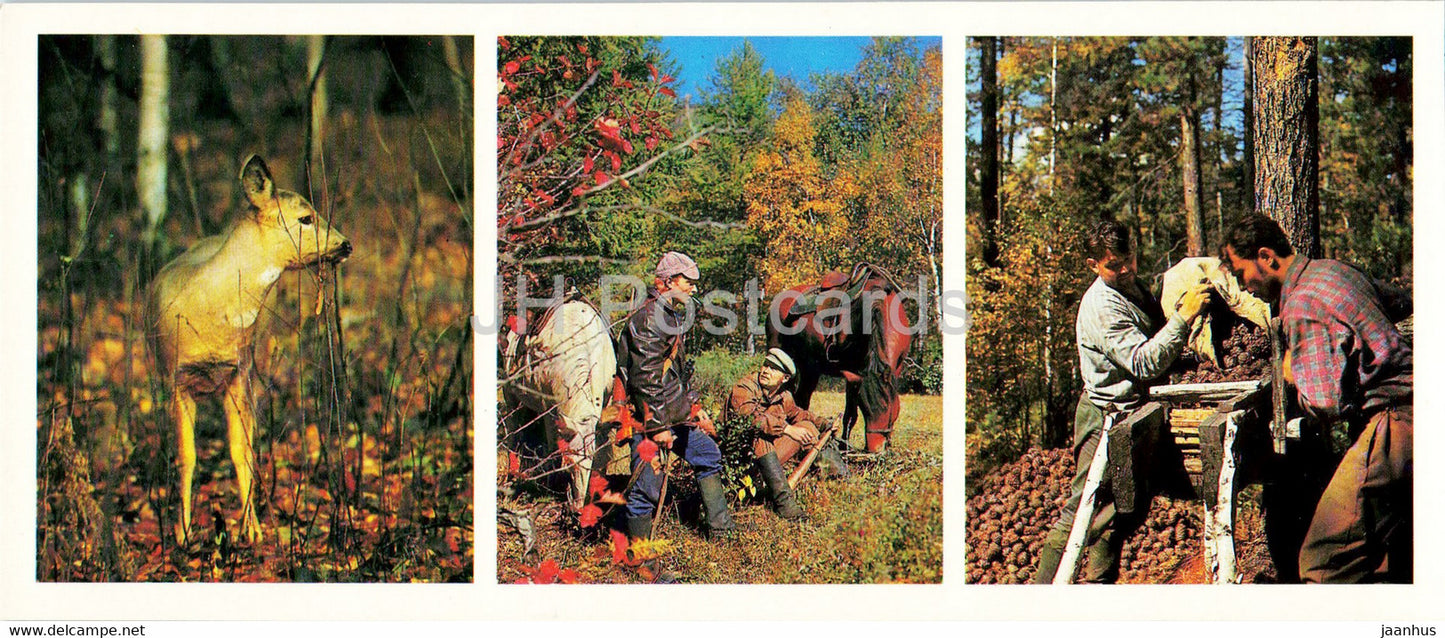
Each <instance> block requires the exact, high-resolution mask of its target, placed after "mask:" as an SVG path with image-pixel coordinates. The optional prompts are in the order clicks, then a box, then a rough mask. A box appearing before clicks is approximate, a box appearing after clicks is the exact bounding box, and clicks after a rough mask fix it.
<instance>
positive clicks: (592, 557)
mask: <svg viewBox="0 0 1445 638" xmlns="http://www.w3.org/2000/svg"><path fill="white" fill-rule="evenodd" d="M842 406H843V396H842V395H841V394H838V393H823V392H820V393H818V394H815V395H814V397H813V403H812V408H813V410H814V411H815V412H817V413H818V414H820V415H824V416H826V415H831V414H837V413H840V412H841V411H842ZM942 410H943V401H942V397H938V396H908V395H905V396H904V397H903V398H902V412H901V414H900V416H899V419H898V422H897V425H896V430H895V432H894V438H893V443H892V447H891V448H890V450H889V451H888V452H887V453H886V454H885V455H883V456H881V457H880V458H877V459H873V460H868V461H862V462H857V463H854V464H853V465H852V466H851V469H852V471H853V474H852V476H850V477H848V478H846V479H841V480H820V479H819V478H818V477H817V476H816V475H815V474H812V475H809V476H808V477H807V478H805V479H804V480H803V481H802V483H801V484H800V485H799V487H798V490H797V492H798V498H799V503H800V504H801V505H802V507H803V509H804V510H805V511H806V512H807V518H806V519H804V520H802V521H800V522H788V521H784V520H782V519H781V518H778V516H777V515H775V514H774V513H773V512H772V510H771V509H770V508H769V506H768V505H767V504H766V503H765V502H764V501H763V500H762V498H761V497H753V498H749V499H747V500H745V501H743V502H741V503H739V502H738V501H737V499H731V500H732V508H733V517H734V518H735V519H736V520H737V522H738V526H739V527H740V528H741V531H740V532H739V533H737V534H736V535H735V536H733V537H732V538H727V539H722V540H717V541H709V540H706V539H705V538H703V537H702V536H701V534H700V530H699V522H698V517H699V514H698V507H697V505H696V503H694V502H692V501H695V500H696V497H695V494H696V490H695V488H694V487H692V486H693V485H695V484H694V483H693V482H692V481H690V480H685V479H683V480H677V481H675V482H674V483H673V484H674V485H678V486H682V487H678V488H676V489H674V490H671V491H670V494H669V497H668V500H667V502H666V504H665V505H664V508H665V511H664V514H663V516H662V517H661V520H660V522H659V524H658V527H657V529H656V530H655V531H654V536H655V538H657V539H661V540H660V542H658V543H656V546H657V547H658V549H659V551H660V552H661V553H662V562H663V563H664V566H665V568H666V569H668V570H669V571H671V572H672V573H673V574H675V575H676V576H678V578H679V579H680V580H681V581H683V582H694V583H899V582H912V583H937V582H940V581H941V580H942V575H943V560H942V559H943V498H942V496H943V412H942ZM862 429H863V428H862V426H861V425H860V426H858V427H857V428H855V430H854V439H855V441H853V443H854V444H855V445H861V443H859V440H861V436H862V435H861V430H862ZM499 476H502V477H505V476H506V472H505V471H503V472H500V473H499ZM674 495H675V496H674ZM498 499H499V502H498V506H499V508H501V509H503V510H505V511H507V512H513V513H525V514H524V516H525V518H526V519H527V520H530V521H531V523H532V526H533V530H534V532H533V534H534V541H535V547H534V550H533V551H532V552H530V553H527V554H524V553H523V550H524V537H523V535H522V534H521V533H520V532H519V531H518V529H517V528H516V526H514V525H509V524H507V523H505V522H504V520H499V522H498V527H497V537H498V540H497V545H498V547H497V551H498V571H497V580H498V582H501V583H513V582H557V581H561V582H597V583H636V582H645V580H644V579H643V577H642V576H641V575H639V574H638V571H637V570H636V569H634V568H630V567H625V566H623V565H620V564H618V562H617V561H616V560H615V559H614V555H613V550H614V547H615V545H614V543H615V541H614V540H613V539H612V536H613V534H612V532H611V531H610V529H609V524H612V525H614V526H615V525H617V523H615V522H614V519H616V518H617V517H616V516H615V515H611V516H608V517H606V518H604V519H603V520H602V522H601V523H600V524H598V525H596V526H593V527H590V528H586V529H584V528H582V527H580V526H579V524H578V519H577V516H576V515H574V514H572V513H571V512H570V511H569V510H568V508H567V506H566V504H565V503H563V502H562V501H561V499H560V498H555V497H551V498H536V497H533V496H530V495H529V496H526V497H522V496H510V497H504V496H501V495H499V497H498ZM500 518H501V519H506V518H508V517H506V516H503V517H500Z"/></svg>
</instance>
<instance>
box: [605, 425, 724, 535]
mask: <svg viewBox="0 0 1445 638" xmlns="http://www.w3.org/2000/svg"><path fill="white" fill-rule="evenodd" d="M672 436H673V437H675V438H674V439H673V441H672V450H671V452H670V453H671V454H677V455H678V456H680V457H681V458H682V460H684V461H687V464H688V465H691V466H692V469H693V472H695V473H696V474H697V477H698V478H703V477H706V476H712V475H713V474H717V473H718V472H720V471H722V451H721V450H718V447H717V442H715V441H713V440H712V437H710V436H708V435H707V433H705V432H703V431H702V430H699V429H697V426H694V425H691V424H687V425H676V426H673V428H672ZM646 438H648V437H646V436H645V435H642V434H634V435H632V473H633V474H634V475H636V476H637V480H635V481H633V482H632V485H631V486H629V487H628V488H627V515H628V516H634V517H636V516H652V513H653V511H655V510H656V509H657V500H658V499H659V498H661V496H662V476H660V475H659V474H658V473H657V472H654V471H653V470H652V464H651V463H648V462H645V461H643V460H642V459H641V458H640V457H638V455H637V448H638V447H639V446H641V445H642V441H643V440H644V439H646ZM661 453H662V452H661V451H659V452H658V454H661ZM639 468H640V469H639Z"/></svg>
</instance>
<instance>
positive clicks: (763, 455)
mask: <svg viewBox="0 0 1445 638" xmlns="http://www.w3.org/2000/svg"><path fill="white" fill-rule="evenodd" d="M794 374H797V368H796V367H795V366H794V365H793V359H792V357H789V356H788V353H786V352H783V351H782V350H781V349H778V348H773V349H771V350H768V356H767V359H766V360H765V361H764V362H763V366H762V368H761V369H759V370H758V371H757V372H756V373H751V374H748V375H745V376H744V377H743V378H742V379H741V380H739V381H738V382H737V384H736V385H734V386H733V390H732V394H731V395H730V396H729V397H728V414H729V416H730V417H733V418H745V419H750V420H751V421H752V423H753V425H754V426H756V427H757V435H756V437H755V438H754V439H753V462H754V463H755V464H756V465H757V466H758V472H759V473H760V474H762V476H763V482H764V483H766V484H767V488H768V496H769V498H770V499H771V500H772V502H773V508H774V509H775V511H777V513H778V516H780V517H782V518H784V519H786V520H796V519H799V518H802V516H803V509H802V508H801V507H799V506H798V501H797V499H796V498H794V496H793V489H792V488H791V487H789V486H788V479H787V475H786V474H784V473H783V463H786V462H787V461H788V460H789V459H791V458H793V457H794V456H797V454H798V452H799V451H801V450H803V449H806V448H811V447H812V446H814V445H816V444H817V442H818V430H819V427H818V426H819V424H820V423H821V420H820V419H819V418H818V417H816V416H814V415H813V413H811V412H809V411H807V410H804V409H802V408H800V407H798V404H796V403H794V402H793V395H792V393H790V392H788V391H787V390H785V389H783V384H785V383H787V381H788V379H789V378H791V377H792V376H793V375H794ZM820 454H822V455H823V456H824V458H825V460H826V464H827V465H829V466H831V468H832V470H833V471H834V472H835V473H837V474H843V473H844V472H846V470H845V469H844V466H843V459H842V455H841V454H838V452H837V448H832V447H828V448H825V449H824V450H823V451H822V452H821V453H820Z"/></svg>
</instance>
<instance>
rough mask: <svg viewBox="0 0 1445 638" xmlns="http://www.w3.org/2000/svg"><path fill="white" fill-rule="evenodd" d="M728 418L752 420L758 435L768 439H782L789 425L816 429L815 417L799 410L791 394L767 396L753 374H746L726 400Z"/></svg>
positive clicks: (771, 394) (780, 389) (755, 374)
mask: <svg viewBox="0 0 1445 638" xmlns="http://www.w3.org/2000/svg"><path fill="white" fill-rule="evenodd" d="M727 414H728V415H729V416H730V417H747V418H750V419H752V422H753V425H755V426H757V428H758V431H759V432H762V433H763V434H764V435H766V436H769V437H775V436H782V435H783V432H784V431H785V430H787V429H788V426H790V425H797V424H799V423H810V424H813V426H814V427H815V428H816V427H818V417H816V416H813V413H812V412H809V411H807V410H804V409H802V408H800V407H798V404H797V403H795V402H794V401H793V395H792V393H790V392H788V391H787V390H784V389H782V388H778V389H777V390H775V391H773V392H768V391H767V390H766V389H764V388H763V384H762V383H761V382H759V381H758V374H757V373H756V372H752V373H749V374H748V375H747V376H745V377H743V378H742V379H740V380H739V381H738V382H737V384H736V385H734V386H733V390H732V394H730V395H729V396H728V412H727Z"/></svg>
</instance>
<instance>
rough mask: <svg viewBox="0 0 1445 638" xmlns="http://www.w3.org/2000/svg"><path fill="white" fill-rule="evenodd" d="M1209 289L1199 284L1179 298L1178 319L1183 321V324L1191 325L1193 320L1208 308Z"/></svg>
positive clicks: (1204, 284) (1207, 285)
mask: <svg viewBox="0 0 1445 638" xmlns="http://www.w3.org/2000/svg"><path fill="white" fill-rule="evenodd" d="M1209 289H1210V286H1209V284H1207V283H1204V282H1200V283H1197V284H1194V287H1193V288H1190V289H1189V292H1186V293H1184V296H1183V297H1180V298H1179V318H1180V319H1183V320H1184V323H1193V322H1194V319H1195V318H1196V317H1198V316H1199V314H1200V313H1202V312H1204V309H1205V308H1208V307H1209V298H1210V297H1211V296H1212V295H1210V294H1209Z"/></svg>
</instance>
